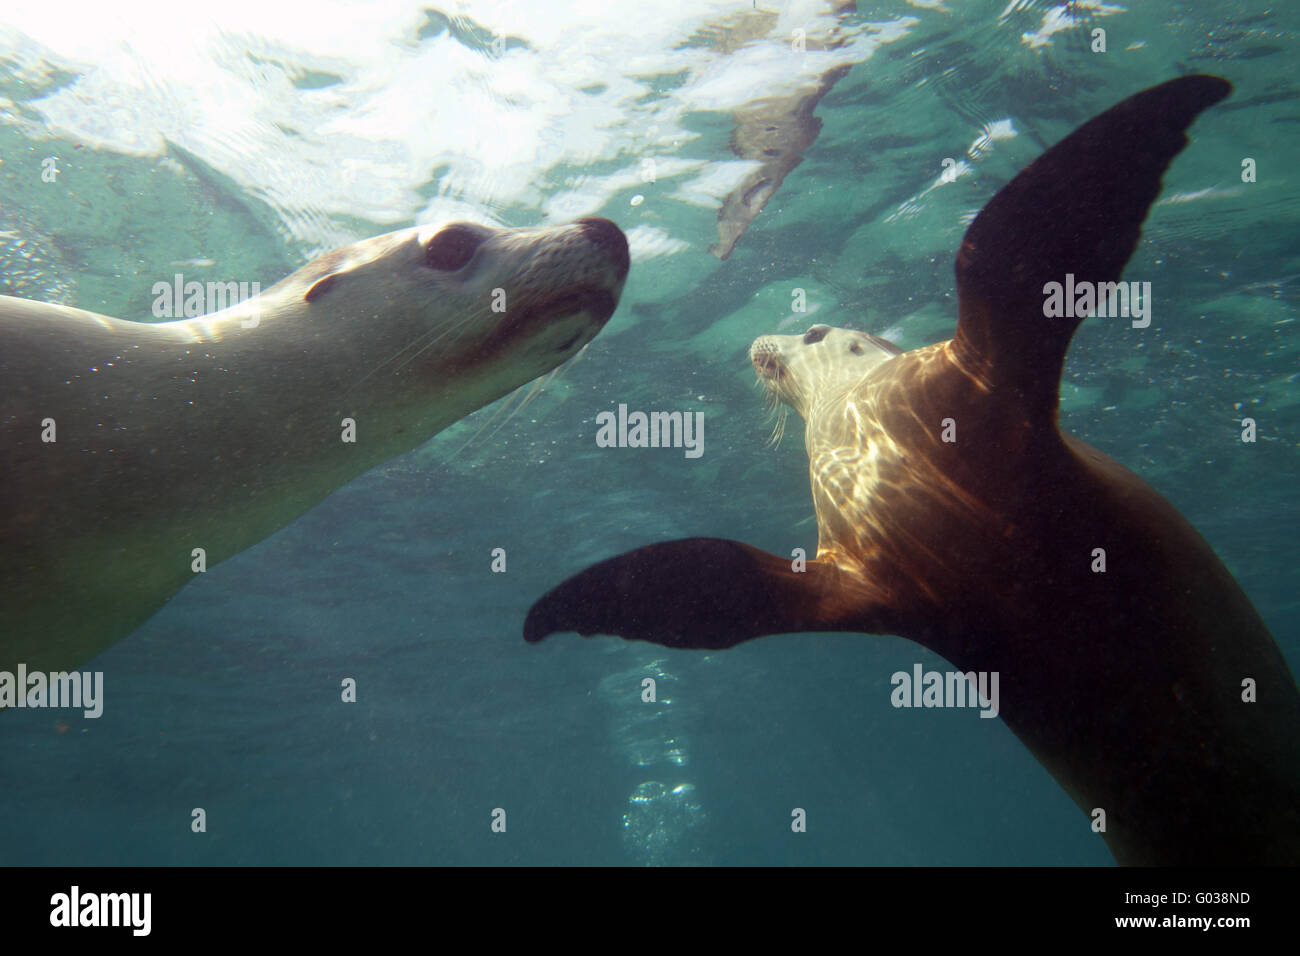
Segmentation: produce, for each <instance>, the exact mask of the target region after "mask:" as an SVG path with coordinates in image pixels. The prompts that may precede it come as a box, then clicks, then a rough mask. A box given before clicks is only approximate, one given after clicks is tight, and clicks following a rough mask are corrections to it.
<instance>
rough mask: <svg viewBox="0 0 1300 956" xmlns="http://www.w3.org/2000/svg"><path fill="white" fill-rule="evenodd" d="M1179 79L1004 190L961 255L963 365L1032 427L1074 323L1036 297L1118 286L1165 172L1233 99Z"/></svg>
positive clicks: (1090, 129) (1215, 87)
mask: <svg viewBox="0 0 1300 956" xmlns="http://www.w3.org/2000/svg"><path fill="white" fill-rule="evenodd" d="M1231 89H1232V87H1231V85H1230V84H1229V83H1228V81H1227V80H1221V79H1219V78H1218V77H1213V76H1185V77H1181V78H1179V79H1176V80H1170V81H1169V82H1167V83H1162V84H1160V85H1159V86H1154V87H1152V88H1151V89H1149V90H1144V91H1142V92H1141V93H1138V94H1136V95H1134V96H1130V97H1129V98H1128V99H1126V100H1124V101H1123V102H1122V103H1120V104H1119V105H1117V106H1114V107H1112V108H1110V109H1109V110H1107V111H1106V112H1105V113H1102V114H1101V115H1100V116H1098V117H1096V118H1094V119H1092V120H1089V121H1088V122H1087V123H1084V124H1083V125H1082V126H1080V127H1079V128H1078V129H1076V130H1075V131H1074V132H1073V133H1071V134H1070V135H1069V136H1067V137H1066V138H1065V139H1063V140H1061V141H1060V142H1059V143H1057V144H1056V145H1055V146H1053V147H1052V148H1051V149H1049V150H1048V151H1047V152H1046V153H1044V154H1043V155H1042V156H1040V157H1039V158H1038V159H1037V160H1035V161H1034V162H1033V163H1031V164H1030V165H1029V166H1027V167H1025V169H1024V170H1023V171H1022V172H1021V173H1020V174H1019V175H1018V176H1016V178H1015V179H1013V180H1011V182H1010V183H1008V184H1007V185H1006V186H1005V187H1003V188H1002V189H1001V190H1000V191H999V192H998V194H997V195H996V196H994V197H993V199H992V200H991V201H990V202H989V203H988V205H986V206H985V207H984V209H983V211H982V212H981V213H980V214H979V215H978V216H977V217H976V218H975V221H974V222H973V223H971V226H970V228H969V229H968V230H967V231H966V235H965V237H964V238H963V240H962V244H961V249H960V250H959V251H958V253H957V292H958V296H959V299H960V321H959V324H958V327H957V339H956V349H957V352H958V355H959V357H960V359H961V361H962V362H963V363H964V364H966V365H968V366H969V367H970V368H971V369H972V370H973V371H976V372H977V374H980V375H981V376H983V377H985V378H986V379H987V380H988V381H990V382H991V383H992V384H993V385H994V387H998V388H1011V389H1015V390H1017V391H1019V392H1020V393H1021V395H1022V401H1023V404H1024V407H1025V410H1026V413H1027V414H1028V415H1029V416H1030V418H1031V419H1035V418H1039V417H1040V416H1042V415H1044V414H1045V415H1046V416H1047V417H1048V418H1049V419H1050V418H1051V416H1052V415H1053V414H1054V413H1055V411H1056V406H1057V392H1058V388H1059V383H1060V377H1061V366H1062V364H1063V363H1064V360H1065V352H1066V349H1067V348H1069V345H1070V337H1071V336H1073V335H1074V330H1075V329H1076V328H1077V327H1078V325H1079V322H1080V321H1081V318H1078V317H1065V316H1063V317H1060V318H1047V317H1045V316H1044V314H1043V305H1044V301H1045V298H1046V296H1045V294H1044V291H1043V286H1044V285H1045V284H1046V283H1049V282H1060V283H1064V282H1065V281H1066V273H1073V275H1074V281H1075V282H1076V284H1077V283H1078V282H1080V281H1083V280H1086V281H1089V282H1094V283H1098V282H1113V281H1115V280H1117V279H1119V276H1120V272H1121V271H1123V269H1124V265H1125V263H1127V262H1128V259H1129V256H1131V255H1132V254H1133V250H1134V248H1136V246H1137V241H1138V234H1139V232H1140V230H1141V227H1142V221H1143V220H1144V219H1145V218H1146V215H1147V209H1148V208H1149V207H1150V206H1151V203H1152V202H1153V201H1154V200H1155V198H1156V196H1157V195H1158V194H1159V192H1160V178H1161V176H1163V175H1164V171H1165V169H1166V167H1168V165H1169V163H1170V162H1171V161H1172V160H1173V158H1174V157H1175V156H1177V155H1178V153H1179V152H1181V151H1182V149H1183V147H1184V146H1186V145H1187V137H1186V136H1185V135H1184V131H1185V130H1186V129H1187V127H1188V126H1190V125H1191V123H1192V121H1193V120H1194V119H1195V118H1196V116H1197V114H1198V113H1200V112H1201V111H1202V110H1203V109H1205V108H1206V107H1208V106H1211V105H1213V104H1214V103H1217V102H1218V101H1219V100H1221V99H1223V98H1224V97H1225V96H1227V95H1228V93H1229V92H1230V91H1231Z"/></svg>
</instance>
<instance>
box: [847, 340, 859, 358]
mask: <svg viewBox="0 0 1300 956" xmlns="http://www.w3.org/2000/svg"><path fill="white" fill-rule="evenodd" d="M849 351H850V352H852V353H853V354H854V355H861V354H862V346H861V345H859V344H858V343H857V342H854V343H853V344H852V345H850V346H849Z"/></svg>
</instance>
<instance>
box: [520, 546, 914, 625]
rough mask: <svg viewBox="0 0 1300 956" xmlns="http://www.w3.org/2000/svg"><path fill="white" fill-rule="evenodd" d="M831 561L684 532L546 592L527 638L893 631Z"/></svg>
mask: <svg viewBox="0 0 1300 956" xmlns="http://www.w3.org/2000/svg"><path fill="white" fill-rule="evenodd" d="M845 578H846V574H845V573H844V572H842V571H839V570H838V569H837V568H835V567H834V566H832V565H830V564H828V563H826V562H820V561H809V562H807V564H806V568H805V570H803V571H795V570H793V568H792V562H791V561H790V560H789V559H787V558H780V557H777V556H776V555H774V554H768V553H767V552H766V551H760V550H759V549H758V548H753V547H750V546H749V545H747V544H742V543H741V542H739V541H729V540H725V539H722V538H683V539H681V540H679V541H667V542H663V543H661V544H652V545H649V546H647V547H644V548H637V549H636V550H634V551H628V552H626V553H625V554H621V555H618V556H617V557H614V558H610V559H608V560H606V561H601V562H600V563H599V564H593V565H592V566H591V567H589V568H587V569H586V570H585V571H581V572H579V573H578V574H575V575H574V576H573V577H571V578H569V579H568V580H566V581H564V582H563V583H562V584H560V585H558V586H557V587H555V588H552V589H551V590H550V591H548V592H547V593H546V594H544V595H543V596H542V597H541V598H540V599H539V600H538V601H537V602H536V603H535V604H534V605H533V606H532V609H531V610H529V612H528V619H527V621H526V622H525V623H524V638H525V640H527V641H529V642H536V641H540V640H541V639H542V638H544V637H546V636H547V635H548V634H554V633H556V632H559V631H577V632H578V633H579V634H582V635H590V634H616V635H618V636H620V637H625V638H628V639H630V640H639V641H650V642H652V643H655V644H663V645H664V646H666V647H684V648H697V649H721V648H725V647H733V646H734V645H736V644H739V643H741V642H742V641H747V640H750V639H751V638H755V637H761V636H763V635H765V634H787V633H799V632H802V631H840V630H847V631H859V632H861V631H886V630H889V629H890V628H889V627H888V624H887V623H886V617H887V616H886V615H885V614H884V612H883V610H882V609H879V608H875V607H873V606H872V604H871V601H870V599H869V598H867V597H866V596H865V595H864V593H863V589H862V588H858V587H854V586H853V584H854V582H853V581H852V580H848V581H846V580H845Z"/></svg>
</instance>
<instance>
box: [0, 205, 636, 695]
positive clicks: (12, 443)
mask: <svg viewBox="0 0 1300 956" xmlns="http://www.w3.org/2000/svg"><path fill="white" fill-rule="evenodd" d="M628 263H629V259H628V247H627V241H626V239H625V238H624V236H623V233H622V232H621V231H619V229H618V227H617V226H615V225H614V224H613V223H612V222H609V221H608V220H605V219H594V218H593V219H583V220H580V221H578V222H576V223H573V224H571V225H566V226H561V227H556V228H545V229H494V228H489V227H486V226H481V225H477V224H473V223H468V222H453V223H446V224H439V225H425V226H418V227H414V228H410V229H405V230H402V231H399V232H394V233H390V234H388V235H383V236H378V237H376V238H373V239H368V240H365V241H363V242H358V243H356V244H354V245H350V246H345V247H342V248H339V249H335V250H334V251H332V252H329V253H327V254H325V255H323V256H321V257H320V258H318V259H315V260H314V261H312V262H310V263H308V264H307V265H306V266H304V267H303V268H301V269H299V270H298V271H297V272H295V273H293V274H292V275H290V276H289V277H288V278H286V279H284V280H283V281H281V282H279V283H277V284H276V285H275V286H274V287H272V288H271V289H269V290H267V291H266V292H265V293H263V294H261V295H259V296H257V297H256V298H253V299H250V300H249V301H246V302H244V303H242V304H239V305H235V306H232V307H230V308H228V309H224V310H222V311H219V312H215V313H213V314H210V315H206V316H202V317H200V318H192V319H184V320H180V321H171V322H161V323H156V324H149V323H142V322H127V321H122V320H119V319H114V318H109V317H107V316H103V315H96V314H94V313H91V312H83V311H81V310H78V309H72V308H66V307H62V306H56V305H50V304H46V303H41V302H32V301H26V300H23V299H16V298H10V297H7V296H0V381H3V382H4V390H3V393H0V456H3V461H4V484H3V492H0V494H2V496H3V503H2V504H0V580H2V581H3V582H4V584H3V587H4V610H3V617H4V620H3V631H0V671H8V672H10V673H13V672H14V670H15V666H16V665H17V664H19V663H23V664H25V665H26V667H27V670H28V672H32V671H52V670H56V671H61V670H65V669H68V668H72V667H76V666H78V665H80V664H82V663H83V662H85V661H86V660H88V659H89V658H91V657H92V656H94V655H95V654H97V653H98V652H100V651H102V650H104V649H105V648H107V647H108V646H109V645H111V644H113V643H115V642H116V641H118V640H120V639H121V638H122V637H125V636H126V635H127V634H129V633H130V632H131V631H132V630H133V629H134V628H136V627H137V626H138V625H139V624H141V623H142V622H143V621H144V620H146V619H147V618H148V617H149V616H150V615H152V614H153V613H154V612H155V611H157V610H158V608H159V607H160V606H161V605H162V604H163V602H165V601H166V600H167V599H168V597H170V596H171V595H172V594H173V593H174V592H175V591H176V590H177V589H178V588H180V587H181V586H182V585H183V584H185V582H186V581H188V580H190V579H191V578H192V577H193V576H194V573H193V570H192V567H191V562H192V561H193V556H192V552H193V549H196V548H202V549H203V550H204V551H205V552H206V564H207V565H208V566H209V567H210V566H211V565H213V564H215V563H217V562H218V561H222V560H224V559H226V558H228V557H230V556H231V555H233V554H237V553H238V552H240V551H242V550H244V549H245V548H247V547H249V546H251V545H253V544H255V543H257V542H258V541H260V540H262V539H263V538H265V537H267V536H268V535H270V534H271V533H272V532H274V531H276V530H277V529H279V528H281V527H283V526H284V525H286V524H288V523H289V522H290V521H292V520H293V519H294V518H296V517H297V516H298V515H300V514H302V513H303V512H304V511H306V510H307V509H308V508H310V507H312V506H313V505H314V504H316V503H317V502H319V501H320V500H321V499H322V498H324V497H325V496H326V495H328V494H330V492H332V491H334V490H335V489H336V488H338V487H339V486H340V485H342V484H344V483H345V482H347V481H349V480H351V479H352V478H354V477H356V476H357V475H360V474H361V473H362V472H364V471H367V470H368V469H370V468H373V467H374V466H376V465H378V464H380V463H381V462H384V461H386V460H388V459H390V458H393V457H394V456H396V455H400V454H402V453H403V452H405V451H408V450H410V449H412V448H414V447H416V446H417V445H419V444H421V443H422V442H424V441H425V440H427V439H428V438H429V437H431V436H432V435H434V434H436V433H437V432H439V431H440V430H442V429H443V428H445V427H447V426H448V425H450V424H452V423H453V422H455V421H456V420H458V419H460V418H462V417H463V416H465V415H467V414H469V413H470V412H472V411H474V410H475V409H477V408H480V407H481V406H483V405H486V404H487V403H489V402H491V401H493V400H495V399H497V398H499V397H501V396H502V395H504V394H506V393H507V392H509V391H511V390H512V389H514V388H517V387H518V386H520V385H522V384H524V383H525V382H528V381H529V380H531V379H533V378H535V377H536V376H538V375H541V374H543V373H545V372H548V371H550V370H551V369H553V368H555V367H556V366H558V365H559V364H561V363H562V362H564V361H565V360H566V359H568V358H569V357H570V356H572V355H573V354H574V353H575V352H577V351H578V349H580V348H581V347H582V346H583V345H584V344H585V343H587V342H588V341H589V340H590V339H591V338H592V337H593V336H594V335H595V334H596V333H597V332H598V331H599V330H600V329H601V327H602V326H603V325H604V324H605V322H606V321H607V320H608V319H609V317H610V315H611V314H613V312H614V309H615V307H616V305H617V303H618V299H619V295H620V293H621V292H622V288H623V282H624V280H625V278H626V276H627V271H628ZM345 419H350V420H351V421H352V422H353V423H354V426H355V441H347V440H345V438H346V437H350V436H347V435H346V429H347V426H346V423H345V422H344V420H345ZM48 437H53V438H55V440H54V441H48V440H43V438H46V439H48Z"/></svg>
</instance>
